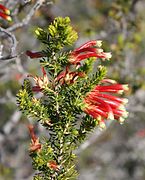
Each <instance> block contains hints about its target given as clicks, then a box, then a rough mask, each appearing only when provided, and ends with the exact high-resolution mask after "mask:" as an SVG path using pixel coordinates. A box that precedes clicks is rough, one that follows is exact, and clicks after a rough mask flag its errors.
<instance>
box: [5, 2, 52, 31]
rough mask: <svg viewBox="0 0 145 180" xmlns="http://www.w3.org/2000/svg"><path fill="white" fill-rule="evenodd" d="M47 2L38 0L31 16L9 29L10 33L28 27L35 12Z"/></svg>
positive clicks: (30, 13) (31, 11)
mask: <svg viewBox="0 0 145 180" xmlns="http://www.w3.org/2000/svg"><path fill="white" fill-rule="evenodd" d="M46 1H47V0H38V1H37V2H36V3H35V5H34V6H33V7H32V9H31V10H30V12H29V14H28V15H27V16H26V17H25V18H24V19H23V20H22V21H21V22H18V23H16V24H14V25H13V26H11V27H9V28H7V30H8V31H10V32H11V31H14V30H16V29H18V28H21V27H23V26H26V25H27V24H28V23H29V21H30V20H31V18H32V16H33V15H34V14H35V12H36V11H37V10H38V9H39V8H40V7H41V6H42V5H43V4H44V3H45V2H46ZM52 3H53V2H52V1H50V2H48V3H47V4H52Z"/></svg>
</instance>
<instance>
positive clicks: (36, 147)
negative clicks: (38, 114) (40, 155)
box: [28, 125, 42, 152]
mask: <svg viewBox="0 0 145 180" xmlns="http://www.w3.org/2000/svg"><path fill="white" fill-rule="evenodd" d="M28 129H29V133H30V136H31V144H30V149H29V150H30V151H31V152H36V151H38V152H39V151H40V150H41V146H42V145H41V144H40V143H39V138H37V137H36V135H35V133H34V127H33V125H28Z"/></svg>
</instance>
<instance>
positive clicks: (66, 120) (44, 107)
mask: <svg viewBox="0 0 145 180" xmlns="http://www.w3.org/2000/svg"><path fill="white" fill-rule="evenodd" d="M35 33H36V35H37V38H38V39H39V40H40V42H41V43H43V44H44V47H45V49H43V50H42V51H40V52H33V51H27V52H26V54H27V55H28V56H29V57H30V58H32V59H34V58H37V59H40V67H41V70H42V76H41V77H39V76H37V75H28V78H27V79H25V80H24V83H23V86H22V89H21V90H20V91H19V93H18V94H17V101H18V105H19V108H20V110H21V111H22V112H23V113H24V114H26V115H27V116H28V117H33V119H34V121H36V120H37V121H38V122H39V123H41V124H42V125H43V126H44V127H45V128H46V129H47V130H48V133H49V135H50V138H46V137H44V138H43V141H42V140H41V139H39V138H38V137H37V136H36V135H35V132H34V130H35V128H34V127H33V125H28V129H29V132H30V136H31V144H30V148H29V151H30V156H31V157H32V161H33V167H34V169H35V170H37V172H38V173H36V175H35V176H34V180H41V179H44V180H45V179H46V180H47V179H48V180H67V179H68V180H71V179H72V180H73V179H76V178H77V176H78V173H77V171H76V168H75V162H76V160H77V157H76V155H75V154H74V150H75V149H76V148H78V146H79V145H80V144H81V143H82V142H83V141H84V140H85V139H86V137H87V134H88V133H89V132H91V131H92V130H93V129H94V128H96V127H99V128H100V129H105V127H106V125H105V124H106V122H107V121H112V120H116V121H118V122H119V123H123V122H124V120H125V118H126V117H127V115H128V113H127V112H126V110H125V107H124V105H125V104H126V103H127V99H125V98H121V97H119V96H118V95H120V94H122V93H123V92H124V91H127V90H128V86H127V85H126V84H125V85H122V84H118V83H117V82H116V81H114V80H111V79H108V78H106V68H105V67H104V66H102V65H99V66H98V67H97V70H96V72H95V73H94V74H93V73H92V68H93V65H94V62H95V61H96V60H97V61H100V63H101V61H102V60H103V61H104V60H110V58H111V53H110V52H104V50H103V49H102V48H101V46H102V41H100V40H93V41H89V42H86V43H85V44H83V45H82V46H80V47H78V48H76V49H74V50H70V51H66V50H65V49H64V48H65V47H68V46H72V45H73V43H74V42H75V41H76V40H77V38H78V36H77V33H76V32H75V31H74V30H73V28H72V27H71V25H70V19H69V18H68V17H66V18H61V17H58V18H56V19H55V20H54V22H53V23H52V24H50V25H49V27H48V29H47V30H43V29H41V28H38V29H37V30H36V31H35ZM37 59H35V61H37ZM31 80H32V81H33V80H34V82H35V85H32V83H31ZM33 84H34V83H33ZM37 93H39V94H41V96H39V98H37V97H38V96H36V95H37ZM44 139H45V141H44Z"/></svg>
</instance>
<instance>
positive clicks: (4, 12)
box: [0, 4, 12, 21]
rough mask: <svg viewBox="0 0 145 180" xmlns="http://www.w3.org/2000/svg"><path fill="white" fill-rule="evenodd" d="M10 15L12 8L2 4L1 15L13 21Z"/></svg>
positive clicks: (0, 6)
mask: <svg viewBox="0 0 145 180" xmlns="http://www.w3.org/2000/svg"><path fill="white" fill-rule="evenodd" d="M9 15H10V10H9V9H7V8H6V7H5V6H4V5H2V4H0V17H1V18H3V19H5V20H7V21H12V18H11V17H10V16H9Z"/></svg>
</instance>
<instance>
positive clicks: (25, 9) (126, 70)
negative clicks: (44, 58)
mask: <svg viewBox="0 0 145 180" xmlns="http://www.w3.org/2000/svg"><path fill="white" fill-rule="evenodd" d="M42 2H44V3H42ZM2 3H3V4H4V5H5V6H6V7H8V8H9V9H10V10H11V13H12V18H13V21H12V22H10V23H9V22H6V21H4V20H2V19H0V27H1V28H2V29H0V180H31V179H32V176H33V173H34V172H33V170H32V165H31V158H30V157H29V154H28V146H29V143H30V138H29V134H28V130H27V127H26V124H27V123H28V122H31V121H32V120H31V119H30V118H29V119H27V118H26V117H25V116H23V115H22V114H21V112H19V110H18V109H17V105H16V98H15V96H16V93H17V92H18V90H19V89H20V87H21V84H22V82H23V79H24V78H25V77H26V76H27V74H29V73H31V74H37V72H38V69H39V64H38V62H37V61H36V60H31V59H29V58H28V57H27V56H26V55H25V51H26V50H34V51H39V50H41V48H42V47H41V46H40V44H39V42H38V40H37V39H36V38H35V36H34V30H35V28H36V27H38V26H39V27H42V28H47V27H48V25H49V24H50V22H51V21H52V20H53V19H54V18H55V17H56V16H63V17H65V16H69V17H70V18H71V21H72V24H73V27H74V28H75V30H76V31H77V32H78V34H79V39H78V41H77V43H76V44H75V47H78V46H79V45H81V44H82V43H84V42H86V41H88V40H94V39H99V40H103V42H104V43H103V48H104V49H105V50H106V51H111V52H112V55H113V57H112V60H111V61H108V62H105V65H106V66H107V67H108V75H107V77H109V78H112V79H115V80H117V81H118V82H120V83H128V84H129V87H130V91H129V92H128V93H127V94H126V95H125V96H126V97H127V98H128V99H129V104H128V105H127V110H128V111H129V118H127V119H126V121H125V123H124V124H123V125H120V124H118V123H116V122H114V121H113V122H111V123H110V124H109V125H108V127H107V129H106V130H105V131H100V130H98V129H96V130H95V131H94V133H93V134H90V135H89V137H88V140H87V141H86V142H85V143H84V144H82V145H81V146H80V148H79V149H78V150H77V151H76V153H77V155H78V157H79V160H78V164H77V169H78V171H79V173H80V176H79V180H88V179H89V180H145V0H79V1H78V0H55V1H54V2H53V3H52V4H51V3H50V1H47V0H43V1H42V0H41V1H40V0H32V1H31V0H15V1H10V0H4V1H3V2H2ZM3 30H6V31H3ZM10 35H14V37H13V36H12V37H11V36H10ZM12 49H14V52H12ZM33 122H34V121H33ZM36 124H37V123H36ZM37 133H38V134H40V136H43V135H44V134H45V133H46V132H45V131H44V129H43V128H42V127H40V126H38V127H37Z"/></svg>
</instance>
